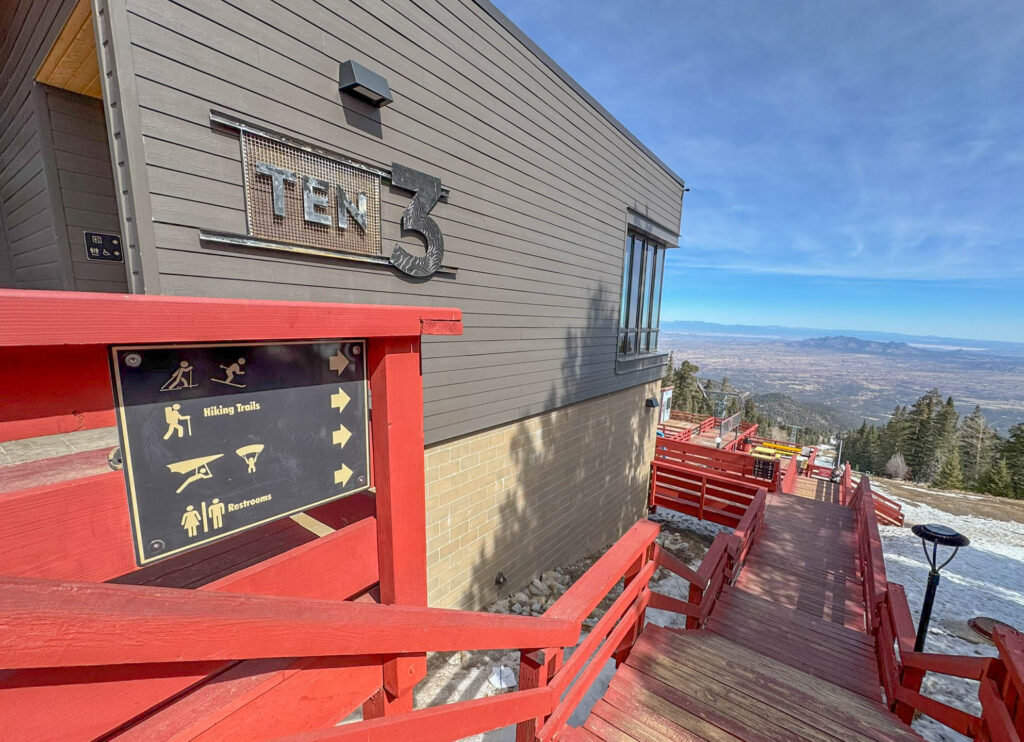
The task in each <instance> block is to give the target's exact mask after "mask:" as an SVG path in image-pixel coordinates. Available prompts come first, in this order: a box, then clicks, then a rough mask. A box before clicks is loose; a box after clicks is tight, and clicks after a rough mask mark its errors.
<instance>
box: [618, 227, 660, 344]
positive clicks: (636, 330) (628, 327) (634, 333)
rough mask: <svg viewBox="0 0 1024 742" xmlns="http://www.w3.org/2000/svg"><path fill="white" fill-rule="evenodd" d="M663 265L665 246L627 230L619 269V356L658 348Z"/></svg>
mask: <svg viewBox="0 0 1024 742" xmlns="http://www.w3.org/2000/svg"><path fill="white" fill-rule="evenodd" d="M664 268H665V245H663V244H661V243H660V242H655V241H654V240H652V239H650V238H649V237H643V236H642V235H639V234H634V233H632V232H630V233H629V235H628V236H627V237H626V259H625V261H624V263H623V269H622V309H621V311H620V313H619V355H620V356H635V355H643V354H645V353H653V352H655V351H657V349H658V320H659V319H660V315H661V276H662V273H663V271H664Z"/></svg>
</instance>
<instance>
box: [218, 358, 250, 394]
mask: <svg viewBox="0 0 1024 742" xmlns="http://www.w3.org/2000/svg"><path fill="white" fill-rule="evenodd" d="M244 365H245V359H244V358H239V359H238V360H237V361H235V362H234V363H232V364H231V365H229V366H225V365H224V364H221V366H220V367H221V368H222V369H224V378H223V379H214V378H213V377H210V381H216V382H217V383H218V384H226V385H227V386H233V387H236V388H238V389H245V384H239V383H237V382H236V381H235V377H236V376H245V370H244V369H243V368H242V366H244Z"/></svg>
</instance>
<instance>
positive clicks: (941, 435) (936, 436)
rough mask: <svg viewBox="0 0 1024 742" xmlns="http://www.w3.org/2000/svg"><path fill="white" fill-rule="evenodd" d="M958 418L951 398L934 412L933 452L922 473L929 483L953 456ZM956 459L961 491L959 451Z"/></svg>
mask: <svg viewBox="0 0 1024 742" xmlns="http://www.w3.org/2000/svg"><path fill="white" fill-rule="evenodd" d="M959 417H960V415H959V413H957V411H956V407H955V406H954V404H953V398H952V397H947V398H946V401H945V403H944V404H942V405H941V406H940V407H938V408H937V409H936V411H935V422H934V424H933V426H932V437H933V443H932V445H933V451H932V455H931V458H930V459H929V460H928V463H927V465H926V468H925V470H924V472H923V473H924V475H925V477H926V478H927V479H928V480H929V481H930V480H933V479H935V478H936V477H937V476H938V475H939V471H940V470H941V469H942V465H943V464H944V463H945V462H946V459H947V458H949V457H950V456H951V455H952V454H953V451H954V449H956V448H957V444H956V423H957V420H958V419H959ZM956 458H957V470H959V471H960V485H959V489H963V486H964V483H963V470H962V463H961V461H960V454H959V451H958V452H957V455H956Z"/></svg>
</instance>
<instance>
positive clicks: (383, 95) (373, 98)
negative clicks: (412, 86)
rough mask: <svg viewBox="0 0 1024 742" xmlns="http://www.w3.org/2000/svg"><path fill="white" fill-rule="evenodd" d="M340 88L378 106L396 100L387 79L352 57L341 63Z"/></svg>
mask: <svg viewBox="0 0 1024 742" xmlns="http://www.w3.org/2000/svg"><path fill="white" fill-rule="evenodd" d="M338 89H339V90H340V91H341V92H343V93H350V94H352V95H356V96H358V97H360V98H362V99H363V100H365V101H367V102H368V103H371V104H372V105H375V106H377V108H381V107H382V106H386V105H388V104H389V103H391V102H393V101H394V98H392V97H391V88H390V87H388V81H387V80H385V79H384V78H383V77H381V76H380V75H378V74H377V73H376V72H373V71H372V70H368V69H366V68H365V67H363V65H361V64H359V63H358V62H354V61H353V60H351V59H350V60H348V61H347V62H342V63H341V69H340V71H339V73H338Z"/></svg>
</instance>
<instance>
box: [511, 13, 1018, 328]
mask: <svg viewBox="0 0 1024 742" xmlns="http://www.w3.org/2000/svg"><path fill="white" fill-rule="evenodd" d="M497 4H498V6H499V7H500V8H501V10H502V12H504V13H505V14H506V15H508V16H509V17H510V18H511V19H512V20H513V21H514V22H515V23H516V24H517V25H518V26H519V27H520V28H522V29H523V30H524V31H525V32H526V33H527V34H528V35H529V36H530V37H531V38H532V39H533V40H534V41H536V42H537V44H538V45H539V46H540V47H541V48H542V49H544V50H545V51H546V52H547V53H548V54H549V55H550V56H551V57H552V58H553V59H554V60H555V61H556V62H558V63H559V64H560V65H561V66H562V67H563V68H565V70H566V71H567V72H568V73H569V74H571V75H572V76H573V77H574V78H576V80H577V81H579V83H580V84H581V85H582V86H583V87H584V88H586V89H587V90H588V91H589V92H590V93H591V94H592V95H593V96H594V97H595V98H596V99H597V100H598V101H600V102H601V103H602V105H604V106H605V107H606V108H607V109H608V110H609V111H611V113H612V114H613V115H615V116H616V117H617V118H618V119H619V120H620V121H622V122H623V123H624V124H625V125H626V126H627V127H628V128H629V129H630V130H631V131H632V132H633V133H634V134H636V136H637V137H638V138H639V139H640V140H641V141H643V142H644V143H645V144H646V145H647V146H648V147H650V149H651V150H653V151H654V152H655V153H656V154H657V155H658V156H659V157H661V158H662V159H663V160H664V161H665V162H666V163H667V164H668V165H669V166H670V167H671V168H673V169H674V170H675V171H676V172H677V173H679V174H680V175H681V176H682V177H683V178H685V179H686V181H687V185H688V186H689V187H690V188H691V191H690V193H687V194H686V201H685V205H684V209H683V220H682V225H681V226H682V240H681V245H682V248H681V249H680V250H676V251H673V253H672V254H671V256H670V259H669V263H668V266H667V268H666V285H665V296H664V300H663V315H662V316H663V318H666V319H693V320H703V321H708V322H746V323H750V324H784V325H785V324H788V325H800V326H814V327H848V328H863V329H876V330H888V331H893V332H909V333H915V334H936V335H945V336H955V337H970V338H991V339H1001V340H1017V341H1024V317H1022V315H1024V3H1022V2H1018V1H1017V0H1005V1H1003V2H985V0H970V1H967V0H964V1H961V0H942V2H923V1H922V2H910V1H907V2H892V0H885V1H884V2H875V1H873V0H848V1H846V2H837V1H834V0H814V1H811V0H804V1H801V0H786V1H780V0H757V1H756V2H738V1H735V2H734V1H732V0H719V1H713V2H707V1H706V0H705V1H704V2H692V1H691V0H630V1H629V2H622V1H621V0H557V1H555V2H553V1H552V0H514V1H513V0H498V3H497Z"/></svg>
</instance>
